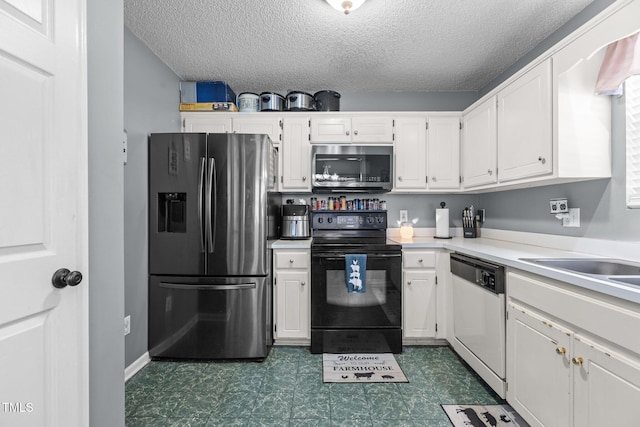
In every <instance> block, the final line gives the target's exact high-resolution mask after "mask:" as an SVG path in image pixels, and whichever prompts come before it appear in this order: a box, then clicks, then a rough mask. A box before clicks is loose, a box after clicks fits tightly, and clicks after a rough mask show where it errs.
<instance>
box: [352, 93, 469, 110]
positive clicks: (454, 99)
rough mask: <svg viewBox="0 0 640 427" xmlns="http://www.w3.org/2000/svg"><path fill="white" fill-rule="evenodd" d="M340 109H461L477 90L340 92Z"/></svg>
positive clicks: (466, 105)
mask: <svg viewBox="0 0 640 427" xmlns="http://www.w3.org/2000/svg"><path fill="white" fill-rule="evenodd" d="M341 95H342V96H341V98H340V110H342V111H462V110H464V109H465V108H467V107H468V106H469V105H471V104H473V103H474V102H475V101H476V100H477V99H478V92H469V91H466V92H412V93H406V92H393V93H349V92H346V93H342V94H341Z"/></svg>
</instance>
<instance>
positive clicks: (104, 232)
mask: <svg viewBox="0 0 640 427" xmlns="http://www.w3.org/2000/svg"><path fill="white" fill-rule="evenodd" d="M122 28H123V4H122V0H95V1H90V2H87V38H88V40H87V46H88V85H89V87H88V95H89V100H88V102H89V127H88V130H89V277H88V279H89V280H88V282H87V285H88V286H89V375H90V377H89V404H90V414H89V417H90V423H91V426H92V427H101V426H104V427H115V426H123V425H124V340H123V339H122V336H123V335H122V334H123V326H122V319H123V316H124V281H123V280H124V265H123V260H124V244H123V234H124V230H123V223H124V220H123V200H124V195H123V166H122V129H123V123H122V116H123V111H122V105H123V99H122V79H123V71H122ZM61 399H62V400H61V404H64V396H62V397H61Z"/></svg>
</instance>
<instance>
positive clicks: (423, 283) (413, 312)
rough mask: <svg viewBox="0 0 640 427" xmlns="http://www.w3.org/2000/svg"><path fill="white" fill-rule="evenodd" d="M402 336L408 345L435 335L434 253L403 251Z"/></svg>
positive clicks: (430, 251)
mask: <svg viewBox="0 0 640 427" xmlns="http://www.w3.org/2000/svg"><path fill="white" fill-rule="evenodd" d="M402 266H403V271H402V276H403V280H402V282H403V283H402V308H403V315H402V335H403V340H404V342H405V343H407V344H413V343H417V342H419V340H420V339H424V338H435V336H436V324H437V323H436V322H437V312H436V306H437V305H436V295H437V294H436V270H435V267H436V252H435V251H433V250H428V251H427V250H411V249H403V251H402Z"/></svg>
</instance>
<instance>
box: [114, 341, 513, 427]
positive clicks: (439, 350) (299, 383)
mask: <svg viewBox="0 0 640 427" xmlns="http://www.w3.org/2000/svg"><path fill="white" fill-rule="evenodd" d="M396 359H397V361H398V363H399V365H400V366H401V368H402V370H403V371H404V373H405V375H406V376H407V378H408V379H409V383H393V384H371V383H370V384H353V383H351V384H324V383H323V382H322V355H317V354H310V353H309V349H308V348H305V347H273V348H272V349H271V352H270V354H269V356H268V357H267V359H266V360H265V361H264V362H262V363H256V362H208V363H206V362H201V363H194V362H161V361H153V362H151V363H150V364H148V365H147V366H146V367H144V368H143V369H142V370H141V371H140V372H138V373H137V374H136V375H135V376H134V377H133V378H131V379H130V380H129V381H128V382H127V384H126V425H127V426H153V427H156V426H207V427H209V426H296V427H297V426H394V427H397V426H434V427H439V426H450V425H451V424H450V423H449V421H448V419H447V416H446V415H445V414H444V412H443V410H442V408H441V407H440V404H441V403H460V404H492V403H504V402H503V401H502V400H501V399H500V398H499V397H498V396H497V395H496V394H495V393H494V392H493V391H492V390H491V389H490V388H489V387H488V386H487V385H486V384H485V383H484V382H483V381H482V380H481V379H480V378H479V377H478V376H477V375H476V374H475V373H474V372H473V371H471V370H470V369H469V367H468V366H467V365H466V364H464V362H462V361H461V360H460V359H459V358H458V357H457V356H456V355H455V354H454V353H453V352H452V350H451V349H450V348H448V347H405V348H404V350H403V353H402V354H397V355H396Z"/></svg>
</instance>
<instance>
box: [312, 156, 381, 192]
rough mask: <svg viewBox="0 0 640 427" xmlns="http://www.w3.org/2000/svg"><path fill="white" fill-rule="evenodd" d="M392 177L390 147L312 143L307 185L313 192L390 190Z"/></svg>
mask: <svg viewBox="0 0 640 427" xmlns="http://www.w3.org/2000/svg"><path fill="white" fill-rule="evenodd" d="M392 179H393V147H392V146H374V145H341V144H323V145H313V146H312V149H311V187H312V190H313V192H314V193H371V192H385V191H391V189H392V187H393V182H392Z"/></svg>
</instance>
